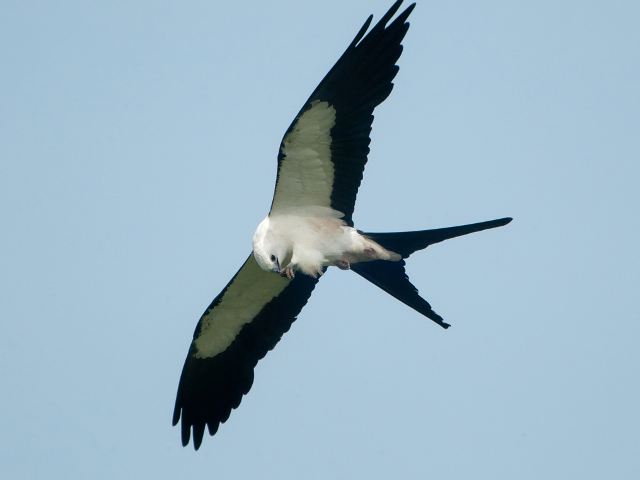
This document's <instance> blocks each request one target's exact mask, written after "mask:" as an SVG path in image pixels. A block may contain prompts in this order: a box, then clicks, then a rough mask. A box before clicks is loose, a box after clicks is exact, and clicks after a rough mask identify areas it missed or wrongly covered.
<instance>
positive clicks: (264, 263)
mask: <svg viewBox="0 0 640 480" xmlns="http://www.w3.org/2000/svg"><path fill="white" fill-rule="evenodd" d="M253 256H254V257H255V259H256V262H258V265H260V268H262V269H263V270H270V271H274V272H278V273H280V272H281V271H282V269H283V268H284V267H285V266H286V264H285V260H286V257H287V249H286V247H285V246H284V244H283V242H278V241H277V237H276V236H275V235H274V234H273V232H272V231H271V230H270V228H269V217H266V218H265V219H264V220H262V222H260V224H259V225H258V228H257V229H256V232H255V233H254V234H253Z"/></svg>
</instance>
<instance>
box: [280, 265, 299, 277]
mask: <svg viewBox="0 0 640 480" xmlns="http://www.w3.org/2000/svg"><path fill="white" fill-rule="evenodd" d="M280 276H281V277H284V278H288V279H289V280H292V279H293V277H295V276H296V273H295V271H294V270H293V267H292V266H291V265H288V266H286V267H285V268H284V269H283V270H281V271H280Z"/></svg>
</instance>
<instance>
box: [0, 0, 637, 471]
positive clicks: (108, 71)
mask: <svg viewBox="0 0 640 480" xmlns="http://www.w3.org/2000/svg"><path fill="white" fill-rule="evenodd" d="M391 3H392V2H391V0H375V1H372V0H358V1H355V0H354V1H349V2H345V1H343V0H323V1H322V2H319V1H318V2H307V1H305V2H301V1H299V0H298V1H293V0H291V1H285V0H275V1H270V2H257V1H252V2H236V3H233V2H212V1H206V2H205V1H201V2H151V1H148V2H143V1H136V2H124V1H113V2H70V1H66V2H31V1H8V0H4V1H3V2H2V9H1V10H2V13H1V15H0V65H1V67H0V68H1V70H2V73H1V74H0V222H1V223H0V224H1V229H2V230H1V235H0V380H1V387H0V389H1V390H0V411H1V412H2V414H1V415H0V476H1V477H2V478H7V479H8V478H11V479H31V478H68V479H85V478H93V479H127V478H153V479H164V478H170V479H176V478H217V479H230V478H279V479H328V478H330V479H352V478H367V479H389V478H416V479H418V478H421V479H423V478H437V479H439V480H445V479H459V478H486V479H513V478H518V479H540V478H544V479H566V478H581V479H602V478H618V479H625V478H640V436H639V433H638V432H639V431H640V413H639V408H638V405H640V388H639V379H640V353H639V350H638V341H639V339H640V314H639V313H638V297H639V295H640V289H639V285H640V273H639V272H640V257H639V255H638V245H640V215H639V214H638V207H639V206H640V194H639V193H638V183H639V179H640V169H639V167H638V161H639V160H640V49H639V48H638V47H639V45H640V29H639V28H638V24H639V21H640V4H639V3H638V2H634V1H631V0H629V1H595V0H593V1H543V0H538V1H535V2H534V1H529V2H515V1H483V2H478V1H475V0H473V1H472V0H467V1H456V2H443V1H440V2H438V1H426V0H423V1H421V2H419V4H418V6H417V8H416V10H415V11H414V13H413V14H412V16H411V19H410V20H411V28H410V30H409V33H408V35H407V37H406V39H405V42H404V45H405V51H404V53H403V56H402V58H401V59H400V66H401V69H400V73H399V75H398V77H397V78H396V88H395V89H394V91H393V93H392V95H391V96H390V97H389V99H388V100H387V101H386V102H385V103H384V104H383V106H382V107H380V108H379V109H378V110H377V111H376V120H375V122H374V129H373V141H372V144H371V148H372V152H371V154H370V156H369V163H368V166H367V169H366V172H365V179H364V182H363V185H362V188H361V190H360V195H359V198H358V203H357V205H356V212H355V215H354V219H355V221H356V225H357V226H358V227H359V228H361V229H364V230H374V231H384V230H403V229H420V228H432V227H441V226H449V225H455V224H461V223H468V222H474V221H481V220H488V219H492V218H497V217H502V216H507V215H510V216H513V217H514V218H515V221H514V222H513V223H512V224H511V225H509V226H508V227H504V228H501V229H498V230H493V231H489V232H482V233H478V234H476V235H473V236H468V237H464V238H460V239H455V240H451V241H449V242H447V243H443V244H440V245H437V246H434V247H431V248H430V249H428V250H427V251H426V252H422V253H421V254H417V255H415V256H414V257H412V258H411V259H410V262H409V269H408V270H409V273H410V275H411V278H412V280H413V281H414V283H415V284H416V285H417V286H418V287H419V288H420V291H421V292H422V293H423V294H424V296H425V297H426V298H427V299H428V300H429V301H430V302H431V303H432V305H433V306H434V308H435V309H436V310H437V311H438V312H439V313H441V314H442V315H443V316H444V317H445V319H446V320H447V321H449V322H451V323H452V324H453V326H452V328H450V329H449V330H448V331H444V330H442V329H440V328H439V327H437V326H436V325H435V324H433V323H432V322H430V321H429V320H427V319H425V318H423V317H421V316H420V315H418V314H417V313H415V312H414V311H412V310H410V309H409V308H407V307H405V306H404V305H402V304H400V303H399V302H397V301H395V300H394V299H393V298H392V297H390V296H387V295H385V294H383V293H382V292H381V291H379V290H378V289H377V288H376V287H374V286H372V285H370V284H367V283H366V282H365V281H364V280H363V279H361V278H360V277H358V276H357V275H355V274H353V273H350V272H342V271H333V270H332V271H330V272H329V273H328V274H327V275H326V277H325V278H323V279H322V281H321V282H320V284H319V285H318V288H317V289H316V291H315V293H314V295H313V297H312V298H311V301H310V303H309V304H308V305H307V307H306V308H305V309H304V310H303V312H302V313H301V315H300V318H299V319H298V321H296V322H295V323H294V325H293V327H292V329H291V331H290V332H289V333H287V334H286V335H285V337H284V338H283V340H282V342H281V343H280V344H279V345H278V347H277V348H276V349H275V350H274V351H273V352H271V353H270V354H269V355H268V356H267V357H266V358H265V359H264V360H263V361H262V362H261V363H260V364H259V365H258V367H257V369H256V377H255V378H256V379H255V383H254V385H253V389H252V390H251V392H250V394H249V395H248V396H247V397H245V398H244V400H243V403H242V405H241V406H240V408H239V409H238V410H236V411H234V412H233V413H232V416H231V418H230V420H229V421H228V422H227V423H226V424H224V425H223V426H222V428H221V429H220V431H219V433H218V434H217V435H216V437H214V438H210V437H207V438H205V441H204V443H203V446H202V448H201V449H200V451H198V452H194V451H193V449H192V448H186V449H183V448H182V447H181V446H180V439H179V431H178V429H177V428H172V427H171V426H170V420H171V413H172V409H173V402H174V396H175V391H176V386H177V382H178V377H179V374H180V370H181V368H182V363H183V360H184V357H185V355H186V352H187V348H188V345H189V342H190V339H191V335H192V333H193V329H194V327H195V324H196V321H197V319H198V317H199V316H200V314H201V313H202V311H203V310H204V308H205V307H206V306H207V305H208V304H209V302H210V301H211V299H212V298H213V297H214V296H215V295H216V294H217V293H218V292H219V291H220V289H221V288H222V287H223V286H224V285H225V284H226V282H227V281H228V280H229V278H230V277H231V275H233V273H235V271H236V269H237V268H238V267H239V266H240V264H241V262H242V261H243V259H244V258H245V256H246V255H247V253H248V252H249V250H250V248H251V235H252V234H253V230H254V228H255V226H256V225H257V223H258V222H259V221H260V219H261V218H262V217H263V216H264V215H265V214H266V212H267V210H268V207H269V205H270V201H271V194H272V189H273V183H274V177H275V167H276V153H277V149H278V144H279V141H280V139H281V136H282V134H283V133H284V131H285V129H286V128H287V126H288V125H289V123H290V121H291V120H292V118H293V116H294V115H295V113H296V112H297V111H298V109H299V108H300V107H301V105H302V102H303V101H304V100H305V99H306V98H307V96H308V95H309V93H310V92H311V91H312V89H313V88H314V87H315V85H316V84H317V83H318V81H319V80H320V79H321V78H322V76H323V75H324V74H325V73H326V71H327V70H328V69H329V68H330V67H331V65H332V64H333V63H334V61H335V60H336V59H337V58H338V56H339V54H340V53H341V52H342V51H343V49H344V48H345V47H346V46H347V44H348V43H349V42H350V41H351V39H352V38H353V36H354V35H355V33H356V32H357V30H358V28H359V27H360V26H361V24H362V22H363V21H364V20H365V18H366V17H367V15H369V14H370V13H374V14H375V17H376V19H377V18H379V17H380V16H381V15H382V14H383V13H384V12H385V11H386V10H387V8H388V7H389V6H390V5H391Z"/></svg>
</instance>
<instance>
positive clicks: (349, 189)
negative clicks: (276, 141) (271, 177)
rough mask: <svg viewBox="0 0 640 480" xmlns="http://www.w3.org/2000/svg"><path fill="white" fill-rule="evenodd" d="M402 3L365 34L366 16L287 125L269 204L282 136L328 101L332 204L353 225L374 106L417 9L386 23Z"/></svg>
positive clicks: (388, 83)
mask: <svg viewBox="0 0 640 480" xmlns="http://www.w3.org/2000/svg"><path fill="white" fill-rule="evenodd" d="M401 4H402V0H398V1H396V2H395V3H394V4H393V5H392V6H391V8H390V9H389V10H388V11H387V13H386V14H385V15H384V16H383V17H382V18H381V19H380V21H379V22H378V23H377V24H376V25H375V26H374V27H373V28H372V29H371V30H370V31H369V33H367V34H366V36H365V33H366V32H367V30H368V28H369V26H370V24H371V21H372V19H373V16H369V18H368V19H367V20H366V21H365V23H364V25H363V26H362V28H361V29H360V30H359V31H358V33H357V35H356V36H355V38H354V39H353V41H352V42H351V43H350V44H349V46H348V47H347V49H346V50H345V52H344V53H343V54H342V56H341V57H340V58H339V59H338V61H337V62H336V64H335V65H334V66H333V67H332V68H331V69H330V70H329V72H328V73H327V75H326V76H325V77H324V78H323V79H322V81H321V82H320V83H319V84H318V86H317V87H316V89H315V90H314V91H313V93H312V94H311V96H310V97H309V99H308V100H307V101H306V103H305V104H304V106H303V107H302V109H300V111H299V112H298V115H296V117H295V119H294V120H293V122H292V123H291V125H290V126H289V128H288V129H287V131H286V133H285V135H284V137H283V140H282V142H281V144H280V150H279V153H278V174H277V178H276V189H275V193H274V200H273V202H272V208H273V204H274V203H275V202H276V196H277V195H278V180H279V179H280V172H281V167H282V162H283V161H284V159H285V158H286V155H285V153H284V146H285V140H286V139H287V137H288V135H289V134H290V133H291V132H293V131H294V130H295V128H296V124H297V122H298V120H299V119H300V117H301V116H302V115H303V114H304V113H305V112H306V111H308V110H309V109H311V108H312V106H313V105H314V104H315V103H316V102H327V103H328V104H329V105H330V106H332V107H334V108H335V111H336V119H335V124H334V126H333V127H332V129H331V133H330V138H331V159H330V160H331V162H332V163H333V169H334V178H333V179H332V180H333V185H332V191H331V208H332V209H334V210H337V211H339V212H341V213H343V214H344V220H345V222H346V223H347V224H349V225H353V220H352V216H353V209H354V206H355V201H356V195H357V193H358V188H359V187H360V183H361V181H362V176H363V172H364V167H365V164H366V162H367V155H368V153H369V144H370V142H371V140H370V137H369V135H370V132H371V125H372V123H373V118H374V117H373V110H374V109H375V107H376V106H378V105H379V104H380V103H382V102H383V101H384V100H385V99H386V98H387V97H388V96H389V94H390V93H391V90H392V89H393V79H394V77H395V76H396V74H397V73H398V70H399V67H398V66H397V65H396V62H397V61H398V59H399V58H400V54H401V53H402V45H401V42H402V40H403V38H404V36H405V34H406V33H407V30H408V28H409V23H408V22H407V21H406V20H407V18H408V17H409V15H410V14H411V12H412V11H413V9H414V7H415V3H412V4H411V5H409V6H408V7H407V8H406V9H405V10H404V11H403V12H402V13H400V14H399V15H398V16H397V17H396V18H395V20H394V21H393V22H392V23H390V24H389V25H388V26H387V23H388V22H389V21H390V20H391V18H392V17H393V16H394V15H395V13H396V12H397V11H398V9H399V8H400V5H401Z"/></svg>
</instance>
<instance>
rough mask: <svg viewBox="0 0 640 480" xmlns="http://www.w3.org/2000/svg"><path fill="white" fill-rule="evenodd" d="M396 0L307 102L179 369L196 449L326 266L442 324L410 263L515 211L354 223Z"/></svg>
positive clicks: (387, 73)
mask: <svg viewBox="0 0 640 480" xmlns="http://www.w3.org/2000/svg"><path fill="white" fill-rule="evenodd" d="M401 3H402V0H397V1H396V2H395V3H394V4H393V5H392V6H391V8H390V9H389V10H388V11H387V13H386V14H385V15H383V16H382V18H381V19H380V21H378V23H376V24H375V25H374V26H373V27H372V28H371V29H369V27H370V25H371V20H372V16H370V17H369V18H368V19H367V21H366V22H365V23H364V25H363V26H362V28H360V30H359V31H358V33H357V34H356V36H355V38H354V39H353V41H352V42H351V43H350V44H349V46H348V47H347V49H346V50H345V52H344V53H343V54H342V56H341V57H340V58H339V59H338V61H337V62H336V64H335V65H334V66H333V68H331V70H330V71H329V73H327V75H326V76H325V77H324V78H323V79H322V81H321V82H320V84H319V85H318V86H317V87H316V89H315V90H314V91H313V93H312V94H311V96H310V97H309V99H307V101H306V102H305V103H304V105H303V106H302V108H301V109H300V111H299V113H298V114H297V115H296V117H295V118H294V120H293V122H292V123H291V125H290V126H289V128H288V129H287V131H286V133H285V135H284V137H283V139H282V141H281V143H280V150H279V152H278V173H277V181H276V187H275V192H274V196H273V201H272V204H271V209H270V211H269V214H268V215H267V217H266V218H265V219H264V220H263V221H262V222H261V223H260V224H259V225H258V228H257V229H256V232H255V234H254V237H253V251H252V252H251V254H250V255H249V256H248V258H247V259H246V260H245V261H244V263H243V264H242V266H241V267H240V269H239V270H238V272H237V273H236V274H235V275H234V276H233V278H232V279H231V280H230V281H229V283H228V284H227V285H226V286H225V287H224V289H223V290H222V291H221V292H220V294H219V295H218V296H217V297H216V298H214V300H213V302H211V305H209V307H208V308H207V309H206V310H205V312H204V313H203V314H202V317H201V318H200V321H199V322H198V325H197V326H196V329H195V332H194V334H193V341H192V342H191V346H190V348H189V353H188V354H187V358H186V360H185V363H184V367H183V369H182V375H181V376H180V384H179V386H178V393H177V395H176V403H175V409H174V413H173V424H174V425H176V424H177V423H178V422H179V421H180V420H181V419H182V423H181V427H182V428H181V434H182V444H183V445H187V444H188V443H189V440H190V438H193V444H194V447H195V448H196V449H198V448H199V447H200V444H201V442H202V438H203V436H204V432H205V428H206V429H208V430H209V433H210V434H211V435H213V434H215V433H216V431H217V430H218V427H219V426H220V424H221V423H223V422H225V421H226V420H227V419H228V418H229V415H230V413H231V410H232V409H234V408H236V407H238V405H239V404H240V401H241V399H242V397H243V395H245V394H246V393H247V392H248V391H249V389H250V388H251V385H252V383H253V369H254V367H255V366H256V364H257V363H258V361H259V360H260V359H261V358H263V357H264V356H265V355H266V354H267V352H268V351H269V350H271V349H272V348H273V347H274V346H275V345H276V344H277V343H278V341H279V340H280V339H281V337H282V335H283V334H284V333H285V332H287V330H289V328H290V327H291V324H292V323H293V321H294V320H295V319H296V317H297V315H298V314H299V313H300V311H301V310H302V308H303V307H304V305H305V304H306V303H307V300H308V299H309V297H310V296H311V293H312V292H313V289H314V288H315V285H316V283H317V282H318V279H319V277H320V276H321V275H322V273H323V272H324V271H325V270H326V269H327V268H330V267H331V266H336V267H338V268H341V269H343V270H347V269H350V270H352V271H354V272H355V273H357V274H358V275H360V276H361V277H363V278H365V279H366V280H368V281H370V282H371V283H373V284H374V285H376V286H378V287H379V288H381V289H382V290H384V291H385V292H387V293H388V294H390V295H392V296H393V297H395V298H396V299H398V300H400V301H401V302H402V303H404V304H405V305H407V306H409V307H411V308H412V309H414V310H415V311H417V312H418V313H420V314H422V315H424V316H425V317H427V318H429V319H431V320H433V321H434V322H435V323H437V324H438V325H440V326H441V327H443V328H448V327H449V324H448V323H446V322H444V320H443V319H442V317H441V316H440V315H438V314H437V313H436V312H435V311H434V310H433V309H432V308H431V305H430V304H429V303H428V302H427V301H426V300H425V299H424V298H422V297H421V296H420V294H419V293H418V289H417V288H416V287H415V286H413V284H412V283H411V282H410V281H409V277H408V275H407V273H406V271H405V265H406V264H405V259H406V258H408V257H409V256H410V255H411V254H412V253H414V252H416V251H418V250H422V249H424V248H426V247H428V246H429V245H432V244H434V243H438V242H441V241H443V240H447V239H450V238H454V237H458V236H461V235H466V234H469V233H473V232H478V231H480V230H486V229H490V228H495V227H499V226H502V225H506V224H507V223H509V222H510V221H511V219H510V218H500V219H497V220H491V221H487V222H480V223H473V224H468V225H461V226H456V227H448V228H440V229H433V230H418V231H413V232H396V233H363V232H361V231H359V230H357V229H356V228H355V226H354V222H353V219H352V216H353V210H354V207H355V201H356V195H357V192H358V188H359V186H360V182H361V180H362V175H363V172H364V167H365V164H366V162H367V154H368V153H369V143H370V137H369V134H370V132H371V125H372V123H373V111H374V109H375V107H376V106H377V105H379V104H380V103H382V102H383V101H384V100H385V99H386V98H387V97H388V96H389V94H390V93H391V90H392V88H393V79H394V78H395V76H396V74H397V72H398V66H397V65H396V62H397V60H398V58H399V57H400V54H401V52H402V45H401V42H402V40H403V38H404V36H405V34H406V33H407V30H408V28H409V24H408V22H407V18H408V17H409V15H410V14H411V12H412V10H413V8H414V7H415V4H412V5H409V6H408V7H407V8H406V9H405V10H404V11H402V12H400V13H399V14H398V15H397V16H396V18H395V19H393V20H392V18H393V17H394V15H395V14H396V13H397V12H398V9H399V8H400V5H401Z"/></svg>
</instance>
